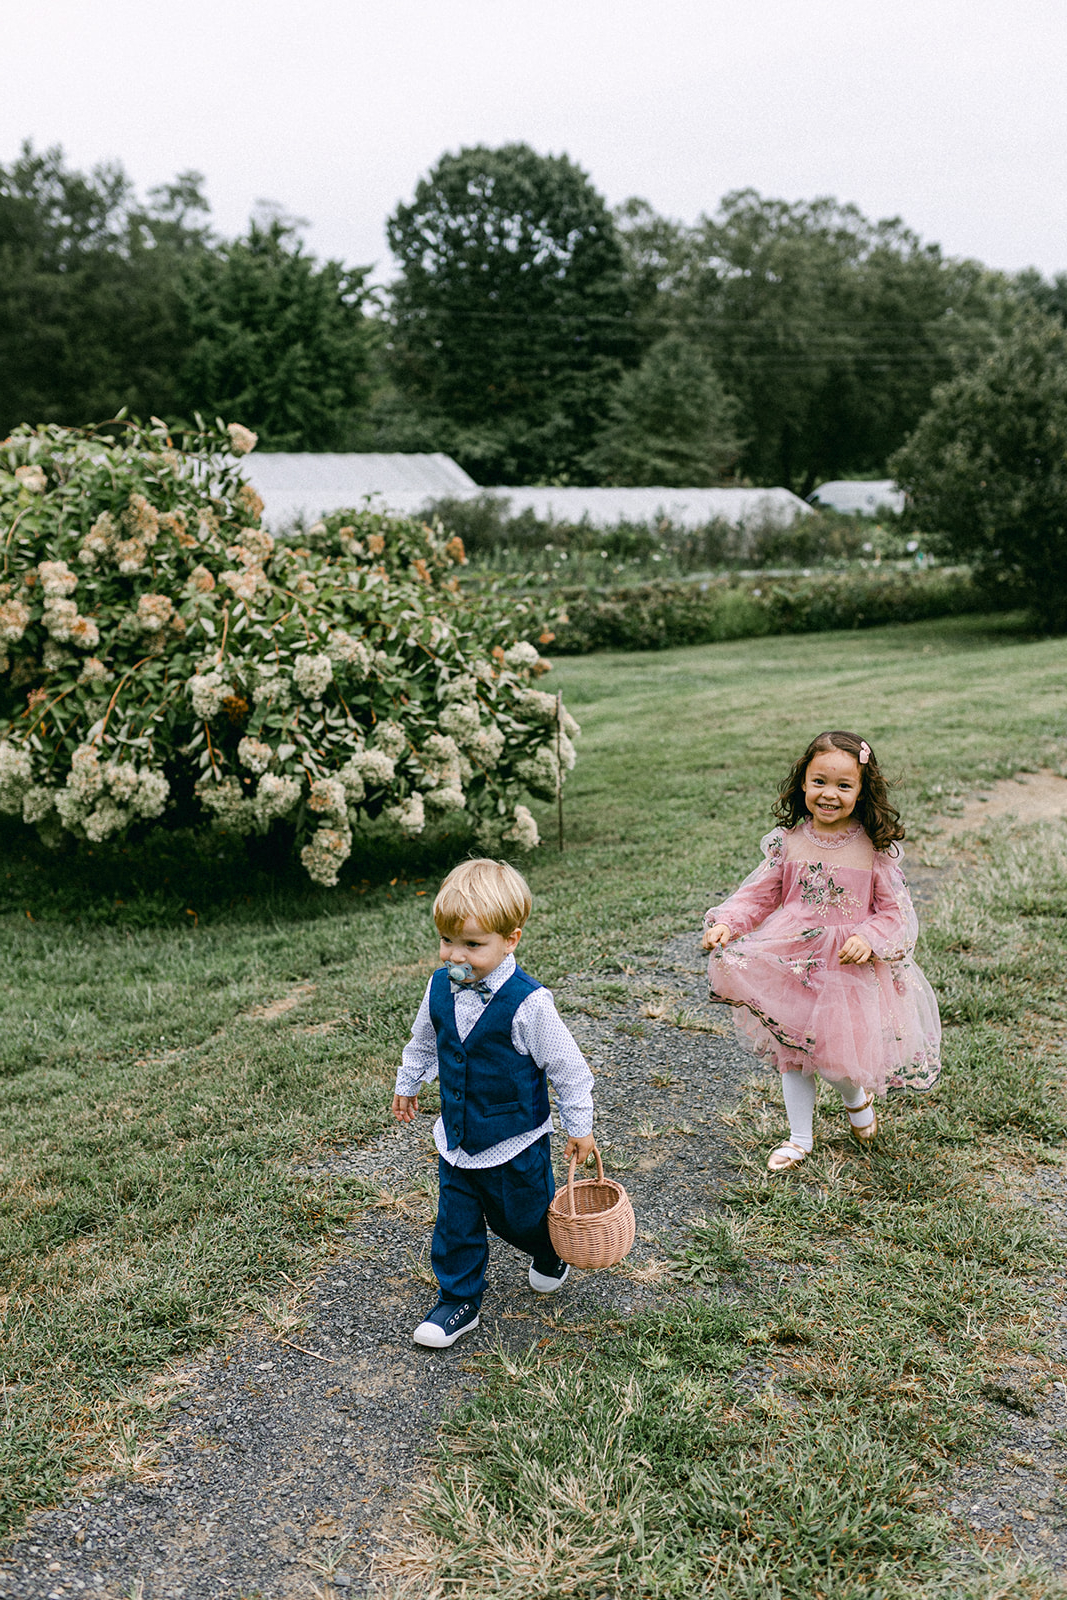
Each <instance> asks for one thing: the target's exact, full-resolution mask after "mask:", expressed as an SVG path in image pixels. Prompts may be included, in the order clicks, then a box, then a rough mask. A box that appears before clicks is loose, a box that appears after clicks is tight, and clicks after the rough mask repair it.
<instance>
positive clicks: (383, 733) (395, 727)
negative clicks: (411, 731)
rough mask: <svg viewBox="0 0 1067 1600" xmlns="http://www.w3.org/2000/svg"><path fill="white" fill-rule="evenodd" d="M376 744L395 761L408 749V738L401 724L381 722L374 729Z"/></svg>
mask: <svg viewBox="0 0 1067 1600" xmlns="http://www.w3.org/2000/svg"><path fill="white" fill-rule="evenodd" d="M374 743H375V746H376V748H377V749H379V750H384V751H385V753H386V755H387V756H392V758H393V760H394V761H395V760H396V759H397V757H398V756H402V755H403V754H404V752H405V750H406V749H407V747H408V736H407V734H406V733H405V732H404V729H403V727H402V726H401V724H400V723H399V722H379V723H378V724H377V725H376V727H375V729H374Z"/></svg>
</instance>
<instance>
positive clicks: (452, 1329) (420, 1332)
mask: <svg viewBox="0 0 1067 1600" xmlns="http://www.w3.org/2000/svg"><path fill="white" fill-rule="evenodd" d="M477 1326H478V1307H477V1306H476V1305H475V1304H474V1302H473V1301H471V1300H461V1301H459V1303H458V1304H457V1303H456V1301H455V1300H449V1301H444V1300H438V1302H437V1304H436V1305H435V1306H434V1308H433V1310H432V1311H431V1312H430V1315H429V1316H428V1317H427V1318H426V1321H425V1322H420V1323H419V1325H418V1327H417V1328H416V1329H415V1332H414V1333H413V1334H412V1335H411V1337H412V1338H413V1339H414V1341H415V1343H416V1344H424V1345H426V1347H427V1348H428V1349H430V1350H447V1349H448V1347H449V1345H450V1344H455V1342H456V1340H457V1339H460V1338H462V1337H463V1335H464V1334H465V1333H472V1332H473V1330H474V1329H475V1328H476V1327H477Z"/></svg>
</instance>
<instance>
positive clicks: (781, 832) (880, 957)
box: [705, 819, 941, 1094]
mask: <svg viewBox="0 0 1067 1600" xmlns="http://www.w3.org/2000/svg"><path fill="white" fill-rule="evenodd" d="M762 849H763V854H764V860H763V861H762V862H761V863H760V865H759V866H758V867H757V868H756V870H755V872H753V873H752V874H751V875H750V876H749V877H747V878H746V879H745V881H744V883H743V884H742V885H741V886H740V888H739V889H738V890H737V891H736V893H734V894H732V895H731V896H730V897H729V899H728V900H725V901H724V902H723V903H722V905H720V906H713V907H712V909H711V910H710V911H709V912H708V913H707V915H706V917H705V922H706V923H707V924H708V925H709V926H710V925H711V924H712V923H714V922H725V923H726V925H727V927H728V928H729V929H730V931H731V934H732V935H733V937H732V938H731V940H730V943H729V944H728V945H726V946H725V947H723V946H722V945H719V946H717V947H716V948H715V949H714V950H713V951H712V953H711V960H710V961H709V963H708V986H709V990H710V997H711V999H712V1000H717V1001H722V1002H723V1003H725V1004H726V1005H729V1006H734V1007H736V1009H735V1011H734V1024H735V1027H736V1029H737V1035H738V1038H739V1040H740V1041H741V1043H742V1044H744V1045H745V1046H746V1047H747V1048H748V1049H750V1050H752V1051H753V1052H754V1053H755V1054H756V1055H757V1056H759V1057H760V1058H761V1059H762V1060H766V1061H768V1062H773V1063H774V1065H775V1066H776V1067H777V1068H778V1071H779V1072H794V1071H796V1070H798V1069H799V1070H801V1071H803V1072H806V1073H809V1074H810V1073H813V1072H818V1073H820V1074H821V1075H822V1076H823V1077H825V1078H829V1079H835V1078H851V1079H852V1080H853V1082H854V1083H859V1084H862V1085H863V1087H864V1088H865V1089H868V1090H873V1091H874V1092H875V1093H876V1094H885V1092H886V1089H887V1088H908V1089H929V1088H930V1087H931V1086H932V1085H933V1084H934V1083H936V1081H937V1078H938V1074H939V1073H940V1071H941V1054H940V1051H941V1019H940V1017H939V1016H938V1011H937V1001H936V1000H935V998H934V993H933V990H932V989H931V988H930V985H929V983H927V981H926V979H925V978H924V976H923V974H922V973H921V972H920V970H919V968H918V967H917V966H916V965H915V962H914V961H913V960H912V959H911V954H912V951H913V950H914V948H915V939H916V935H917V933H918V921H917V919H916V916H915V911H914V908H913V906H912V903H911V896H910V895H909V894H908V887H907V884H906V883H905V881H904V874H903V873H902V871H901V870H900V862H901V853H900V846H899V845H891V846H890V848H889V849H888V850H876V849H875V848H874V846H873V845H872V843H871V841H870V839H869V838H868V837H867V835H866V833H865V832H864V831H863V829H862V828H861V827H860V826H859V825H858V824H857V825H856V826H855V827H854V828H851V829H848V830H847V831H846V832H843V833H841V834H839V835H837V836H836V837H833V838H825V837H818V836H816V834H815V831H814V829H813V828H812V825H811V822H810V819H809V820H807V821H805V822H802V823H800V824H799V825H798V826H797V827H795V828H789V829H784V828H775V830H774V832H773V833H769V834H767V836H766V838H764V839H763V840H762ZM853 933H858V934H861V935H862V937H863V938H864V939H866V940H867V943H868V944H869V945H870V947H871V949H872V951H873V952H874V954H873V957H872V959H871V960H870V961H867V962H865V963H864V964H863V965H862V966H860V965H854V964H853V965H845V966H842V964H841V963H840V962H839V961H838V959H837V953H838V951H839V950H840V949H841V946H842V945H843V944H844V942H845V940H846V939H847V938H848V937H849V936H850V934H853ZM739 935H740V937H738V936H739Z"/></svg>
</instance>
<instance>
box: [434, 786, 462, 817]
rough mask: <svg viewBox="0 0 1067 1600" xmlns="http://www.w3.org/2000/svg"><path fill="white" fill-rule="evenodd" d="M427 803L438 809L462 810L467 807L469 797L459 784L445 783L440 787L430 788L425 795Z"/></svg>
mask: <svg viewBox="0 0 1067 1600" xmlns="http://www.w3.org/2000/svg"><path fill="white" fill-rule="evenodd" d="M425 800H426V804H427V805H428V806H433V807H434V809H435V810H437V811H462V810H464V808H465V807H466V804H467V797H466V795H465V794H464V793H463V790H462V789H461V788H460V787H459V785H458V784H451V783H445V784H441V785H440V787H439V788H436V789H430V790H428V791H427V793H426V796H425Z"/></svg>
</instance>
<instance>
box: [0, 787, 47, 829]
mask: <svg viewBox="0 0 1067 1600" xmlns="http://www.w3.org/2000/svg"><path fill="white" fill-rule="evenodd" d="M54 799H55V796H54V792H53V791H52V790H51V789H46V788H45V787H44V785H43V784H41V783H35V784H34V785H33V788H32V789H27V791H26V793H25V795H24V796H23V800H22V820H23V822H28V823H29V824H30V826H31V827H33V826H35V825H36V824H37V823H38V822H43V821H44V819H45V817H47V815H48V813H49V812H50V811H51V810H52V809H53V803H54ZM0 809H6V808H4V807H2V806H0Z"/></svg>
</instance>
